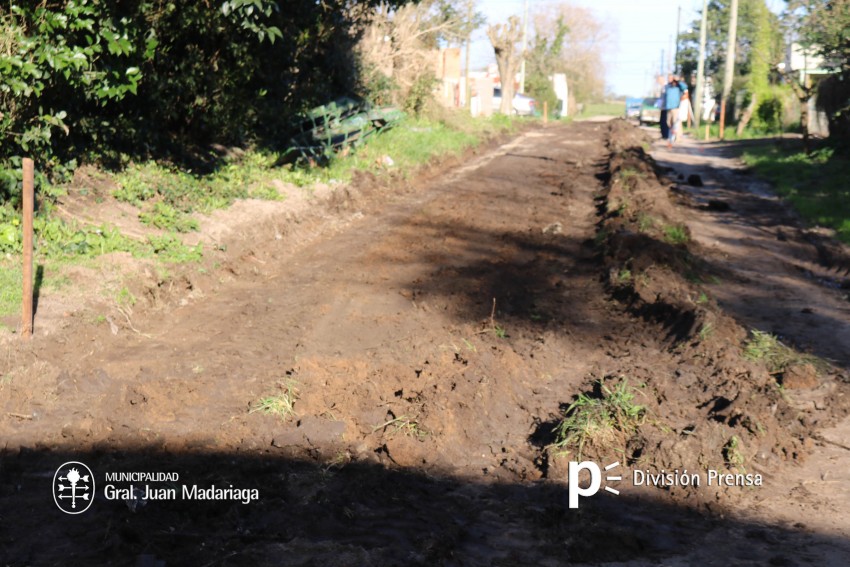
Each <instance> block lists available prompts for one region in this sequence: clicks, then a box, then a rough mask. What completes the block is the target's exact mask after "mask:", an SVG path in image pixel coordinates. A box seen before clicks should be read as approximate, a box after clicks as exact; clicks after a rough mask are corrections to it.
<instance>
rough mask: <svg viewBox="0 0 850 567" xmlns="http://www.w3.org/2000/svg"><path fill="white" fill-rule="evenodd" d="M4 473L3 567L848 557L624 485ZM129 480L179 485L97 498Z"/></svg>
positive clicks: (144, 461) (174, 462) (174, 459)
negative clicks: (62, 492)
mask: <svg viewBox="0 0 850 567" xmlns="http://www.w3.org/2000/svg"><path fill="white" fill-rule="evenodd" d="M67 461H81V462H83V463H85V464H87V465H88V466H89V467H90V468H91V469H92V471H93V474H94V478H95V482H96V484H97V486H96V490H95V493H96V497H95V499H94V502H93V504H92V506H91V508H90V509H89V510H88V511H86V512H84V513H83V514H80V515H77V516H69V515H65V514H63V513H62V512H60V510H58V509H57V508H56V507H55V505H54V503H53V502H52V501H51V495H50V492H51V481H52V480H53V475H54V472H55V471H56V469H57V467H59V466H60V465H61V464H62V463H65V462H67ZM0 471H2V472H0V487H2V488H0V493H2V496H3V500H4V502H5V504H6V505H5V506H4V510H5V512H4V513H3V525H4V529H3V535H2V538H1V539H0V549H2V555H3V558H4V564H6V565H60V564H61V565H95V564H96V565H134V564H135V565H163V564H167V565H188V564H192V565H249V564H250V565H298V566H301V565H338V566H346V565H350V566H365V565H376V566H389V565H564V564H568V563H569V564H576V563H588V564H600V563H605V562H609V561H634V560H638V559H643V560H645V563H644V564H658V561H659V560H660V559H661V558H663V557H667V556H670V555H671V554H673V553H676V554H680V553H682V551H683V550H687V554H688V557H687V560H686V561H685V562H686V563H688V564H710V561H711V560H712V559H715V560H717V561H719V563H717V564H724V565H730V564H738V565H741V564H760V565H766V564H770V565H799V564H804V563H809V562H808V561H807V560H806V557H809V558H811V557H810V555H807V554H806V552H805V551H800V549H799V546H800V545H801V541H803V540H805V542H806V543H817V544H818V545H822V546H827V547H828V548H831V549H834V550H835V552H836V553H838V554H840V553H843V552H847V553H848V555H846V556H845V557H850V548H849V547H848V542H847V541H844V540H842V539H840V538H833V537H831V536H827V535H818V534H810V533H808V534H804V533H803V529H804V528H803V526H798V528H787V527H779V526H768V525H759V524H751V523H748V522H744V521H736V520H728V519H727V520H722V521H721V520H713V519H708V518H706V517H702V516H700V515H698V514H696V513H694V512H693V511H690V510H688V509H686V508H677V507H674V506H670V505H666V504H660V503H658V502H654V501H653V500H651V499H649V498H645V497H644V498H636V497H634V496H633V495H630V494H629V491H630V488H631V486H630V485H631V483H630V482H628V480H629V479H628V477H626V476H624V479H625V481H624V482H622V483H620V484H622V485H623V486H622V492H621V494H620V495H619V496H612V495H610V494H608V493H606V492H600V493H599V494H597V495H595V496H593V497H588V498H582V499H581V502H580V506H579V508H578V509H570V508H569V507H568V500H567V496H568V495H567V492H566V490H565V486H564V485H562V484H556V483H550V482H539V483H533V484H482V483H477V482H472V481H468V480H462V479H458V478H451V477H447V476H435V475H425V474H422V473H419V472H416V471H411V470H388V469H386V468H384V467H382V466H379V465H364V464H356V463H350V464H347V465H346V464H345V463H344V462H340V463H339V464H338V465H336V466H319V465H316V464H313V463H306V462H301V461H298V460H292V459H288V458H284V457H278V456H272V455H268V454H266V455H245V454H227V453H216V454H163V453H159V452H155V451H151V452H148V451H147V450H146V449H144V448H141V449H138V450H131V449H127V450H120V449H110V451H109V452H105V451H102V450H95V451H89V452H82V451H81V452H52V451H47V450H22V451H21V452H20V453H19V454H14V455H13V454H5V455H4V456H3V457H2V468H0ZM126 472H169V473H178V474H179V480H178V481H177V482H172V483H168V482H165V483H156V482H154V483H148V484H149V485H150V487H151V488H167V487H172V488H175V489H176V494H177V498H178V499H176V500H173V501H167V500H162V501H157V500H147V501H143V500H141V499H137V500H134V501H125V500H117V501H116V500H107V499H106V498H105V497H104V494H105V491H104V488H105V486H106V484H112V485H114V486H115V487H116V488H127V487H128V486H129V484H130V483H126V482H114V483H106V482H105V475H106V474H107V473H126ZM133 484H134V485H135V487H136V488H137V489H139V490H140V491H141V490H143V486H144V484H145V483H144V482H136V483H133ZM192 485H198V487H199V488H201V489H204V488H208V487H209V486H211V485H215V486H216V487H219V488H228V487H231V486H232V487H233V488H235V489H257V491H258V493H259V498H258V499H257V500H256V501H253V502H250V503H248V504H244V503H241V502H239V501H200V500H183V499H180V498H181V497H182V494H183V493H182V490H183V488H182V487H183V486H188V487H191V486H192ZM51 513H52V514H53V515H52V517H51ZM45 518H48V519H47V520H45ZM35 534H37V535H35ZM795 558H799V561H800V563H798V562H797V560H795ZM158 562H164V563H158ZM630 564H635V563H630ZM809 564H811V563H809ZM819 564H821V565H825V563H819Z"/></svg>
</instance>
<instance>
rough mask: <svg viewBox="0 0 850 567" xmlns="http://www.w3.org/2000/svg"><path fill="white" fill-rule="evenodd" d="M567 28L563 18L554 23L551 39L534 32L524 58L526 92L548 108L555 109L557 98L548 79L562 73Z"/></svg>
mask: <svg viewBox="0 0 850 567" xmlns="http://www.w3.org/2000/svg"><path fill="white" fill-rule="evenodd" d="M568 32H569V28H568V27H567V25H566V24H565V23H564V19H563V17H559V18H558V20H557V21H556V22H555V31H554V36H553V37H547V36H546V35H543V34H542V33H540V32H539V31H538V30H535V34H534V38H533V39H532V41H531V47H530V49H529V51H528V54H527V57H526V64H525V66H526V70H527V75H528V77H527V79H526V90H527V91H528V93H529V94H530V95H531V96H532V97H534V98H535V99H536V100H537V101H538V102H547V103H548V105H549V108H552V109H554V108H556V106H557V100H558V99H557V97H556V95H555V89H554V87H553V86H552V81H551V80H550V79H549V77H550V76H551V75H552V74H553V73H563V72H564V71H565V65H564V64H563V51H564V38H565V37H566V35H567V33H568Z"/></svg>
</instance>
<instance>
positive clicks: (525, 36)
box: [502, 0, 528, 94]
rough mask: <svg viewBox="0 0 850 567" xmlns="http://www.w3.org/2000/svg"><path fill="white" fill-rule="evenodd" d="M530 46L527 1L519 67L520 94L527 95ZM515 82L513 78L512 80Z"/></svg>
mask: <svg viewBox="0 0 850 567" xmlns="http://www.w3.org/2000/svg"><path fill="white" fill-rule="evenodd" d="M527 46H528V0H525V9H524V11H523V14H522V52H521V53H520V57H522V63H520V66H519V92H520V94H525V50H526V47H527ZM511 80H513V78H511ZM504 82H505V81H504V80H502V83H503V84H504Z"/></svg>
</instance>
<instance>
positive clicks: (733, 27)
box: [720, 0, 738, 140]
mask: <svg viewBox="0 0 850 567" xmlns="http://www.w3.org/2000/svg"><path fill="white" fill-rule="evenodd" d="M729 12H730V14H729V37H728V39H727V40H726V68H725V69H724V73H723V95H722V96H721V98H720V139H721V140H722V139H723V128H724V127H725V125H726V106H728V104H729V94H730V93H731V92H732V79H734V78H735V45H736V43H737V41H738V0H732V6H731V8H730V10H729Z"/></svg>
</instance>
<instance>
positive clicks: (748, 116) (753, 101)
mask: <svg viewBox="0 0 850 567" xmlns="http://www.w3.org/2000/svg"><path fill="white" fill-rule="evenodd" d="M757 105H758V97H757V96H756V94H755V93H752V95H751V96H750V104H749V106H747V109H746V110H745V111H744V113H743V114H742V115H741V121H740V122H738V129H737V130H736V132H737V133H738V137H739V138H740V137H741V134H743V133H744V128H746V127H747V124H749V123H750V120H752V118H753V114H755V111H756V106H757Z"/></svg>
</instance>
